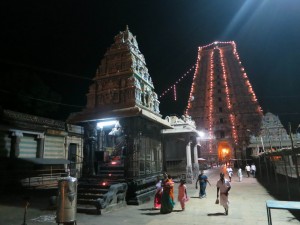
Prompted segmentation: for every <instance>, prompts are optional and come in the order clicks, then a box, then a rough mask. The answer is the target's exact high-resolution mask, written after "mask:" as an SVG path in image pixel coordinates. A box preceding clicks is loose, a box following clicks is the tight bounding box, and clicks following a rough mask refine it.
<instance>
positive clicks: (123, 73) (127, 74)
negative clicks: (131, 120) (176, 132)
mask: <svg viewBox="0 0 300 225" xmlns="http://www.w3.org/2000/svg"><path fill="white" fill-rule="evenodd" d="M114 40H115V41H114V43H113V44H112V45H111V47H110V48H109V49H108V50H107V51H106V53H105V55H104V57H103V59H102V60H101V63H100V65H99V67H98V69H97V71H96V75H95V77H94V83H93V84H92V85H91V86H90V89H89V92H88V94H87V106H86V111H88V112H93V111H94V112H97V113H101V112H106V111H111V110H118V109H124V108H130V107H135V106H137V107H140V108H142V109H145V110H148V111H150V112H151V113H154V114H155V115H157V116H160V114H159V101H158V97H157V94H156V93H155V92H154V86H153V83H152V79H151V77H150V75H149V72H148V69H147V67H146V62H145V58H144V55H143V54H142V53H141V52H140V50H139V47H138V43H137V41H136V37H135V36H133V35H132V33H131V32H130V31H129V29H128V27H126V30H125V31H122V32H120V33H119V34H118V35H116V36H115V38H114Z"/></svg>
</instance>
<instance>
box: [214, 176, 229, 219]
mask: <svg viewBox="0 0 300 225" xmlns="http://www.w3.org/2000/svg"><path fill="white" fill-rule="evenodd" d="M230 189H231V185H230V182H229V181H228V180H227V179H225V175H224V173H220V180H218V182H217V199H219V192H220V205H222V206H223V207H224V209H225V215H228V209H229V201H228V192H229V190H230Z"/></svg>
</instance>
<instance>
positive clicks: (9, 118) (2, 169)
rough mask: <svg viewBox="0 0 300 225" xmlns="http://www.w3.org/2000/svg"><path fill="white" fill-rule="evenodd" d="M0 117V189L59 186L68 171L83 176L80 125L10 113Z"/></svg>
mask: <svg viewBox="0 0 300 225" xmlns="http://www.w3.org/2000/svg"><path fill="white" fill-rule="evenodd" d="M0 115H1V116H0V177H1V185H0V187H4V186H6V185H11V184H10V183H14V185H23V186H27V187H34V188H35V187H38V188H49V187H56V185H57V179H58V177H60V176H61V175H65V174H66V173H67V171H70V173H71V175H73V176H77V177H80V175H81V168H82V158H83V155H82V146H83V141H82V137H83V129H82V128H81V127H80V126H74V125H70V124H66V123H65V122H62V121H57V120H52V119H49V118H44V117H38V116H34V115H29V114H25V113H19V112H15V111H11V110H2V111H1V114H0Z"/></svg>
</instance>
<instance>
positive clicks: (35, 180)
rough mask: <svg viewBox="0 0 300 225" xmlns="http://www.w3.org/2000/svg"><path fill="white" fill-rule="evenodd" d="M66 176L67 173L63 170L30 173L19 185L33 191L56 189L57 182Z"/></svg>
mask: <svg viewBox="0 0 300 225" xmlns="http://www.w3.org/2000/svg"><path fill="white" fill-rule="evenodd" d="M67 175H68V173H67V172H66V171H65V170H64V169H55V170H52V169H51V170H37V171H34V172H32V174H30V175H29V177H26V178H23V179H21V184H22V186H23V187H26V188H33V189H50V188H56V187H57V184H58V180H59V179H60V178H61V177H65V176H67Z"/></svg>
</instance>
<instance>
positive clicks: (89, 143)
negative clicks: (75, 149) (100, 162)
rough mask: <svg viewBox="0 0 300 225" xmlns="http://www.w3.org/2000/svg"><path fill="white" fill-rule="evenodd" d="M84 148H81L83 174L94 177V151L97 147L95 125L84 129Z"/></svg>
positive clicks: (92, 124)
mask: <svg viewBox="0 0 300 225" xmlns="http://www.w3.org/2000/svg"><path fill="white" fill-rule="evenodd" d="M84 134H85V137H84V147H83V157H84V159H83V160H84V162H85V163H83V174H84V175H87V176H90V175H95V151H96V146H97V123H96V122H94V123H90V124H87V125H86V126H85V127H84Z"/></svg>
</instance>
